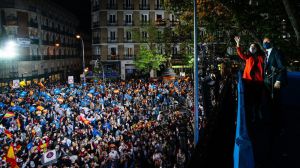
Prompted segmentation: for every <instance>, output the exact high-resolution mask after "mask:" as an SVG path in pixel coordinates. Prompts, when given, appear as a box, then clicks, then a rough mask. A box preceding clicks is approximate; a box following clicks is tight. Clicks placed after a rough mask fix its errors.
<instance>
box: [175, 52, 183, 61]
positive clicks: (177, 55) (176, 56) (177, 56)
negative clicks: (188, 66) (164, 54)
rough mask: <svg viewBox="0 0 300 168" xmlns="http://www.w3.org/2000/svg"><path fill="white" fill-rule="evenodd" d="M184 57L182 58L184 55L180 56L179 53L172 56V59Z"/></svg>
mask: <svg viewBox="0 0 300 168" xmlns="http://www.w3.org/2000/svg"><path fill="white" fill-rule="evenodd" d="M183 58H184V57H182V54H178V53H174V54H172V59H177V60H178V59H183Z"/></svg>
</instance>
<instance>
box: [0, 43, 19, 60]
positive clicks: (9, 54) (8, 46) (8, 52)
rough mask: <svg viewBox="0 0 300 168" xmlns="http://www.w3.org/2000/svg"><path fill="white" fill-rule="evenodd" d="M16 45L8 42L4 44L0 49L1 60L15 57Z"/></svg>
mask: <svg viewBox="0 0 300 168" xmlns="http://www.w3.org/2000/svg"><path fill="white" fill-rule="evenodd" d="M16 46H17V44H16V42H14V41H8V42H6V43H5V45H4V47H3V48H2V49H0V57H1V58H8V59H9V58H13V57H15V56H16V55H17V52H16V50H17V48H16Z"/></svg>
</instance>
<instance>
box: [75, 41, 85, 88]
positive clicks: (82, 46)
mask: <svg viewBox="0 0 300 168" xmlns="http://www.w3.org/2000/svg"><path fill="white" fill-rule="evenodd" d="M76 38H77V39H80V40H81V49H82V69H83V73H82V75H83V82H84V83H85V82H86V79H85V73H84V70H85V61H84V43H83V39H82V37H81V36H80V35H76Z"/></svg>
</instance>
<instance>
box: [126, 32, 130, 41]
mask: <svg viewBox="0 0 300 168" xmlns="http://www.w3.org/2000/svg"><path fill="white" fill-rule="evenodd" d="M126 40H127V41H129V40H131V32H130V31H127V32H126Z"/></svg>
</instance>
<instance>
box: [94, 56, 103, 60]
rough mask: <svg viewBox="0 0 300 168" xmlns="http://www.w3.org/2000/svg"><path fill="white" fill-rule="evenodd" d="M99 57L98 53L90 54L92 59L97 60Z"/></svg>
mask: <svg viewBox="0 0 300 168" xmlns="http://www.w3.org/2000/svg"><path fill="white" fill-rule="evenodd" d="M100 58H101V56H100V55H92V60H98V59H100Z"/></svg>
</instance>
